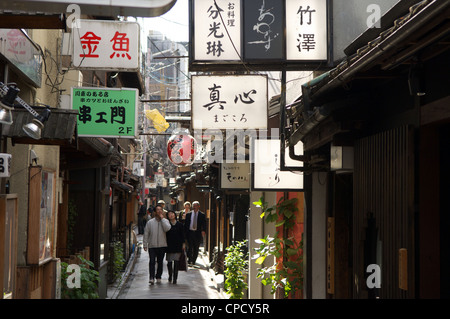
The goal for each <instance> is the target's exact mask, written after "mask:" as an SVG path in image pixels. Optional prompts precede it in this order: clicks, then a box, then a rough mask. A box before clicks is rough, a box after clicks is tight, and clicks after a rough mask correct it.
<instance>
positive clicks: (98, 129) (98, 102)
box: [72, 87, 138, 138]
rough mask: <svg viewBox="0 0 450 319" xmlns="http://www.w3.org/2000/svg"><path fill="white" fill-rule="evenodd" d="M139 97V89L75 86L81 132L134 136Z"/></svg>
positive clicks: (85, 134) (79, 132)
mask: <svg viewBox="0 0 450 319" xmlns="http://www.w3.org/2000/svg"><path fill="white" fill-rule="evenodd" d="M137 101H138V90H137V89H130V88H122V89H102V88H85V87H79V88H75V87H74V88H72V109H74V110H78V120H77V129H78V135H79V136H92V137H123V138H134V137H135V136H136V134H137V132H136V128H137V125H136V123H137V112H136V105H137Z"/></svg>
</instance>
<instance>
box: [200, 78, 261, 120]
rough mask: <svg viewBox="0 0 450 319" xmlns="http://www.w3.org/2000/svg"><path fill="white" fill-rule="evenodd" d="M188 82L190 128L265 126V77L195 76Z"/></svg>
mask: <svg viewBox="0 0 450 319" xmlns="http://www.w3.org/2000/svg"><path fill="white" fill-rule="evenodd" d="M191 82H192V123H193V129H209V128H211V129H267V76H263V75H240V76H235V75H224V76H203V75H197V76H192V78H191ZM255 115H258V116H255Z"/></svg>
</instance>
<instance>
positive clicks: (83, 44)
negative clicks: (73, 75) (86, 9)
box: [73, 20, 140, 70]
mask: <svg viewBox="0 0 450 319" xmlns="http://www.w3.org/2000/svg"><path fill="white" fill-rule="evenodd" d="M139 34H140V32H139V24H137V23H134V22H119V21H101V20H80V28H79V29H77V31H76V32H74V36H73V48H74V53H73V65H74V66H75V67H79V68H96V69H107V70H136V69H138V68H139Z"/></svg>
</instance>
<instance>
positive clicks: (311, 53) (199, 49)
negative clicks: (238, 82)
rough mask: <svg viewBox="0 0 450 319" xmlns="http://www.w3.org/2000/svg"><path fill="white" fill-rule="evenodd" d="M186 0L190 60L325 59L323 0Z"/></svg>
mask: <svg viewBox="0 0 450 319" xmlns="http://www.w3.org/2000/svg"><path fill="white" fill-rule="evenodd" d="M191 2H192V3H193V4H192V5H193V13H194V16H193V19H194V28H193V31H194V37H193V39H194V45H193V55H192V56H193V60H194V61H199V62H202V61H205V62H217V63H218V62H227V63H229V62H235V63H241V62H242V61H244V62H253V63H255V62H260V63H268V62H270V61H274V60H276V61H287V62H292V63H295V62H298V61H300V62H319V61H326V60H327V59H328V18H327V15H328V8H327V0H242V1H234V0H216V1H214V0H195V1H193V0H191ZM216 4H217V5H216ZM241 16H242V18H241ZM230 38H231V41H230ZM241 38H242V39H241ZM241 43H242V45H241Z"/></svg>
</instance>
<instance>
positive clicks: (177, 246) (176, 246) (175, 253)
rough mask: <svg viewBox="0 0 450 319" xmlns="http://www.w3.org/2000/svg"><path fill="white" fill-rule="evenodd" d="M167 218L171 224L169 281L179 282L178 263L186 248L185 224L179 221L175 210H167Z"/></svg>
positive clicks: (168, 264) (167, 254) (167, 255)
mask: <svg viewBox="0 0 450 319" xmlns="http://www.w3.org/2000/svg"><path fill="white" fill-rule="evenodd" d="M167 218H169V222H170V225H171V228H170V230H169V231H168V232H167V233H166V235H167V253H166V260H167V270H168V272H169V282H173V283H174V284H176V283H177V279H178V264H179V260H180V256H181V254H182V253H183V249H184V247H183V246H184V229H183V225H182V224H181V223H180V222H179V221H177V215H176V214H175V212H174V211H173V210H168V211H167Z"/></svg>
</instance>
